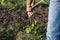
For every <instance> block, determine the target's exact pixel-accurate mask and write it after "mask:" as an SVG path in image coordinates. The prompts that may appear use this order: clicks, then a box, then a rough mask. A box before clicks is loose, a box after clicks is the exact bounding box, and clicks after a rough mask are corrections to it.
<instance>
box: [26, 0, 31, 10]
mask: <svg viewBox="0 0 60 40" xmlns="http://www.w3.org/2000/svg"><path fill="white" fill-rule="evenodd" d="M31 3H32V0H27V6H26V7H27V11H31V8H32V7H31Z"/></svg>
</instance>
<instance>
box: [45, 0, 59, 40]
mask: <svg viewBox="0 0 60 40" xmlns="http://www.w3.org/2000/svg"><path fill="white" fill-rule="evenodd" d="M46 36H47V39H46V40H60V0H50V5H49V13H48V25H47V33H46Z"/></svg>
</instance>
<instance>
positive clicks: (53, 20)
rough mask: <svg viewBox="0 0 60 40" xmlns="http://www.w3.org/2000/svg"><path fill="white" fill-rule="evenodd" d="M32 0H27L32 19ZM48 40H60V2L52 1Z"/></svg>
mask: <svg viewBox="0 0 60 40" xmlns="http://www.w3.org/2000/svg"><path fill="white" fill-rule="evenodd" d="M31 3H32V0H27V11H28V16H29V17H31V16H32V15H33V14H32V12H31ZM46 35H47V36H46V38H47V39H46V40H60V0H50V5H49V14H48V25H47V33H46Z"/></svg>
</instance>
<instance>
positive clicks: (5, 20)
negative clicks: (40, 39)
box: [0, 7, 48, 27]
mask: <svg viewBox="0 0 60 40" xmlns="http://www.w3.org/2000/svg"><path fill="white" fill-rule="evenodd" d="M33 13H34V15H33V17H32V20H33V21H34V20H37V21H38V25H40V26H43V25H46V24H47V20H48V19H47V18H48V7H36V8H35V9H34V10H33ZM19 22H20V23H22V24H23V25H24V26H26V25H28V24H29V19H28V16H27V14H26V10H25V9H24V8H19V9H2V10H0V26H4V27H7V26H9V25H13V26H16V23H19Z"/></svg>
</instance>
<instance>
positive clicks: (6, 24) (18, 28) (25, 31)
mask: <svg viewBox="0 0 60 40" xmlns="http://www.w3.org/2000/svg"><path fill="white" fill-rule="evenodd" d="M38 1H39V0H36V3H37V2H38ZM44 1H45V2H44V3H43V2H41V3H40V4H39V5H38V6H37V7H36V8H34V10H33V12H34V15H33V17H32V19H31V20H29V19H28V18H27V14H26V13H25V12H26V0H0V40H46V27H47V17H48V5H49V0H44ZM36 3H35V4H36Z"/></svg>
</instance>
